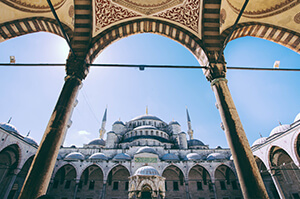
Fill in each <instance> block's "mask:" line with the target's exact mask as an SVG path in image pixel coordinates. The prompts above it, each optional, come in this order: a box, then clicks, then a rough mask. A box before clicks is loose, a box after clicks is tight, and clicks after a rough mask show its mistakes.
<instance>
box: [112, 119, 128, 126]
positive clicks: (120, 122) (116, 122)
mask: <svg viewBox="0 0 300 199" xmlns="http://www.w3.org/2000/svg"><path fill="white" fill-rule="evenodd" d="M115 124H121V125H123V126H125V124H124V123H123V122H122V121H120V120H118V121H115V123H114V124H113V125H115Z"/></svg>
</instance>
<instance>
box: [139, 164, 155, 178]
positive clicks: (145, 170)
mask: <svg viewBox="0 0 300 199" xmlns="http://www.w3.org/2000/svg"><path fill="white" fill-rule="evenodd" d="M134 175H146V176H152V175H159V173H158V171H157V170H156V169H155V168H154V167H152V166H143V167H140V168H138V169H137V170H136V172H135V173H134Z"/></svg>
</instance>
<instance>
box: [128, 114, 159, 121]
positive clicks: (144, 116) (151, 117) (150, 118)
mask: <svg viewBox="0 0 300 199" xmlns="http://www.w3.org/2000/svg"><path fill="white" fill-rule="evenodd" d="M135 120H159V121H162V120H161V119H159V118H158V117H156V116H153V115H140V116H137V117H135V118H133V119H132V120H130V121H135Z"/></svg>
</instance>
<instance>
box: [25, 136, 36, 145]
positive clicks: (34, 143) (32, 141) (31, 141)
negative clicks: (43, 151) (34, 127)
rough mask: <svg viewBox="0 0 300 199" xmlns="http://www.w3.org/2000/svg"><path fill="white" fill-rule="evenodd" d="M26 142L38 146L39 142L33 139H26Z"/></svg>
mask: <svg viewBox="0 0 300 199" xmlns="http://www.w3.org/2000/svg"><path fill="white" fill-rule="evenodd" d="M24 140H25V141H26V142H28V143H29V144H32V145H36V146H38V144H37V142H36V141H35V140H34V139H33V138H32V137H24Z"/></svg>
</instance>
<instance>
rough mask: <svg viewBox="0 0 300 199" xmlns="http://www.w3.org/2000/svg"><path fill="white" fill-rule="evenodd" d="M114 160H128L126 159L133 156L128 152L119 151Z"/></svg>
mask: <svg viewBox="0 0 300 199" xmlns="http://www.w3.org/2000/svg"><path fill="white" fill-rule="evenodd" d="M113 160H117V161H126V160H131V157H130V155H128V154H127V153H119V154H117V155H115V157H114V158H113Z"/></svg>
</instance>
